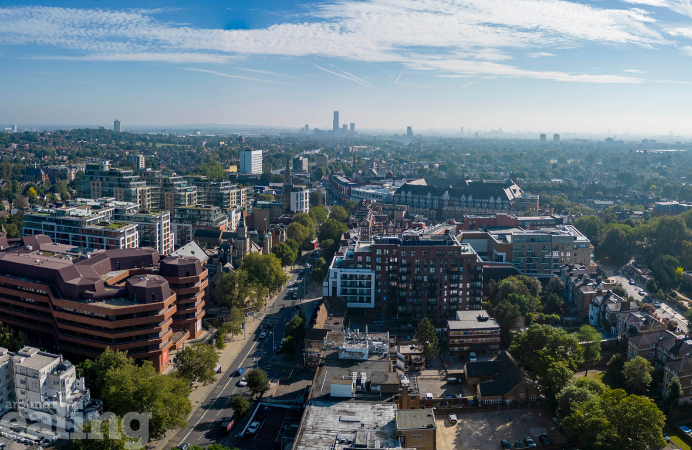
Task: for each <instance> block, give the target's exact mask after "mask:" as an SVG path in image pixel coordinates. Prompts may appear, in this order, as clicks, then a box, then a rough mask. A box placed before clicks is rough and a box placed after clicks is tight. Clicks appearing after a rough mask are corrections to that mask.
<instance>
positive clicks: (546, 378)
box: [539, 356, 574, 399]
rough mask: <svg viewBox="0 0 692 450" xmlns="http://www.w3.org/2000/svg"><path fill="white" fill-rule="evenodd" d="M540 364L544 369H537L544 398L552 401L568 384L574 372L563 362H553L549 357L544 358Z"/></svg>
mask: <svg viewBox="0 0 692 450" xmlns="http://www.w3.org/2000/svg"><path fill="white" fill-rule="evenodd" d="M542 364H544V367H541V368H540V369H539V372H540V373H541V376H540V381H541V386H543V389H544V390H545V393H546V396H547V397H548V398H549V399H554V398H555V396H556V395H557V393H558V392H560V391H561V390H563V389H564V388H565V386H567V383H569V382H570V380H571V379H572V377H573V376H574V371H572V370H570V368H569V365H568V364H567V363H566V362H565V361H559V360H555V359H553V358H551V357H549V356H548V357H546V358H544V360H543V362H542Z"/></svg>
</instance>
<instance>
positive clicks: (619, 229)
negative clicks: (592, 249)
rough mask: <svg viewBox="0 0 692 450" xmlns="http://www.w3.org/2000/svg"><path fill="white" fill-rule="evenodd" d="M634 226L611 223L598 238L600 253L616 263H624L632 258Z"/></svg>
mask: <svg viewBox="0 0 692 450" xmlns="http://www.w3.org/2000/svg"><path fill="white" fill-rule="evenodd" d="M633 238H634V236H633V233H632V228H630V227H628V226H627V225H620V224H617V223H611V224H609V225H608V226H607V227H606V228H605V230H604V231H603V232H602V233H601V234H600V235H599V238H598V245H597V249H598V253H599V254H601V255H603V256H605V257H607V258H609V259H610V260H611V261H612V262H613V263H615V264H624V263H625V262H627V261H628V260H629V258H630V248H631V246H632V242H633Z"/></svg>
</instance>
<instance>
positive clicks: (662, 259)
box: [651, 254, 682, 289]
mask: <svg viewBox="0 0 692 450" xmlns="http://www.w3.org/2000/svg"><path fill="white" fill-rule="evenodd" d="M679 266H680V262H679V261H678V259H677V258H676V257H674V256H671V255H669V254H668V255H666V254H659V255H658V256H657V257H656V259H654V260H653V262H652V263H651V274H652V275H653V277H654V279H655V280H656V282H657V283H658V285H659V286H660V287H661V288H663V289H672V288H674V287H676V286H677V284H679V283H680V281H682V280H681V277H679V276H678V273H677V269H678V267H679Z"/></svg>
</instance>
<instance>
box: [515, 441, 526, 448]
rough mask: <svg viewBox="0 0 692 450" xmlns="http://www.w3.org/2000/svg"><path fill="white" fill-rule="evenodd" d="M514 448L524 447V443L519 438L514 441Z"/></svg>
mask: <svg viewBox="0 0 692 450" xmlns="http://www.w3.org/2000/svg"><path fill="white" fill-rule="evenodd" d="M514 448H524V443H523V442H521V441H520V440H519V439H517V440H516V441H514Z"/></svg>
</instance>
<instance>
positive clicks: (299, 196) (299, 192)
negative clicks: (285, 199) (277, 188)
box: [287, 186, 310, 214]
mask: <svg viewBox="0 0 692 450" xmlns="http://www.w3.org/2000/svg"><path fill="white" fill-rule="evenodd" d="M287 194H288V195H290V207H289V210H290V211H291V212H294V213H299V212H302V213H306V214H307V213H309V212H310V190H309V189H308V188H307V187H306V186H292V188H291V189H290V192H288V193H287Z"/></svg>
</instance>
